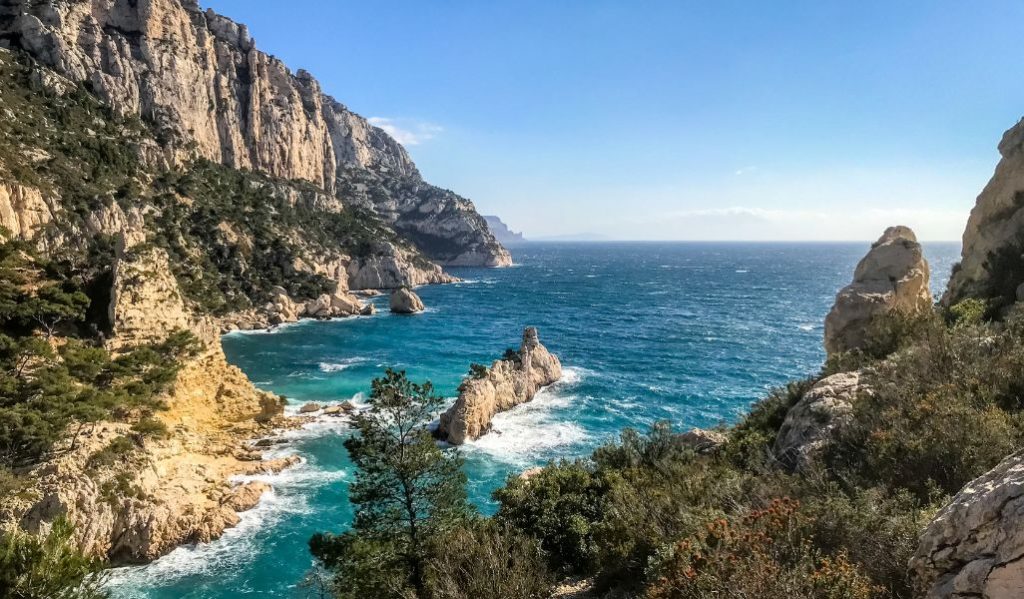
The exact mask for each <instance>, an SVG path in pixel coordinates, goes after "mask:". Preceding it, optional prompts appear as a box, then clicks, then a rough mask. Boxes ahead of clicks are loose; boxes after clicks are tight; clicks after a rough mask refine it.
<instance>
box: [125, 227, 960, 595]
mask: <svg viewBox="0 0 1024 599" xmlns="http://www.w3.org/2000/svg"><path fill="white" fill-rule="evenodd" d="M866 249H867V244H859V243H849V244H754V243H744V244H713V243H673V244H667V243H601V244H535V245H527V246H523V247H521V248H515V249H514V251H513V255H514V257H515V260H516V262H517V266H516V267H513V268H508V269H501V270H484V269H454V270H453V271H452V272H453V273H454V274H456V275H458V276H459V277H462V278H463V279H465V282H464V283H461V284H457V285H446V286H433V287H424V288H421V289H419V290H418V292H419V294H420V296H421V297H422V298H423V301H424V302H425V303H426V305H427V306H428V311H427V312H426V313H424V314H421V315H416V316H395V315H391V314H388V313H387V312H386V309H385V310H384V311H383V312H382V313H380V314H378V315H376V316H373V317H367V318H353V319H347V320H339V321H331V322H303V323H299V324H296V325H292V326H288V327H284V328H281V329H278V330H277V331H274V332H271V333H254V334H232V335H228V336H226V337H225V338H224V350H225V352H226V353H227V355H228V359H229V360H230V361H231V362H233V363H235V364H237V365H238V366H240V367H241V368H242V369H243V370H244V371H245V372H246V373H247V374H248V375H249V377H250V378H251V379H252V380H253V381H254V382H255V383H256V384H257V385H258V386H260V387H261V388H264V389H268V390H272V391H275V392H277V393H280V394H283V395H286V396H287V397H289V398H290V399H291V405H290V406H289V410H293V411H294V410H296V409H297V408H298V406H299V405H301V404H302V403H303V402H306V401H319V402H338V401H342V400H346V399H350V398H354V399H355V400H356V401H357V402H358V401H359V400H360V399H363V398H364V397H365V396H364V394H365V393H366V392H367V391H368V388H369V383H370V381H371V380H372V379H373V378H374V377H375V376H378V375H379V374H380V373H381V371H382V369H383V368H384V367H385V366H392V367H395V368H402V369H405V370H407V371H408V372H409V374H410V376H411V377H413V378H414V379H430V380H431V381H433V382H434V384H435V385H436V386H437V388H438V390H439V391H440V392H442V393H443V394H444V395H445V396H453V395H454V394H455V389H456V387H457V386H458V383H459V381H460V379H461V377H462V375H463V374H464V373H465V372H466V371H467V369H468V366H469V364H470V363H472V362H490V361H491V360H493V359H494V358H495V357H497V356H499V355H500V354H501V353H502V352H503V350H504V349H505V348H506V347H510V346H517V345H518V342H519V337H520V335H521V332H522V329H523V327H524V326H526V325H534V326H537V327H538V328H539V330H540V337H541V341H542V342H543V343H544V344H545V345H547V346H548V347H549V348H550V349H551V350H552V351H553V352H555V353H556V354H557V355H559V356H560V357H561V359H562V362H563V364H564V365H565V367H566V375H565V377H564V378H563V380H562V381H561V382H559V383H557V384H555V385H553V386H552V387H550V388H548V389H547V390H545V391H544V392H542V394H541V395H539V396H538V397H537V398H536V399H535V400H534V401H533V402H532V403H530V404H526V405H523V406H520V407H518V408H516V409H515V410H513V411H511V412H508V413H505V414H502V415H499V416H498V417H497V418H496V420H495V423H494V428H495V431H494V432H492V433H491V434H489V435H487V436H485V437H483V438H482V439H480V440H478V441H477V442H475V443H470V444H467V445H466V446H464V447H463V450H462V451H463V453H464V455H465V457H466V462H467V466H466V467H467V473H468V475H469V479H470V495H471V497H472V499H473V501H474V502H475V503H476V504H477V505H478V506H480V508H481V510H483V511H484V512H490V511H492V510H493V509H494V506H493V505H492V503H491V501H490V498H489V495H490V492H491V491H492V490H493V489H494V488H495V487H497V486H500V485H501V483H502V481H503V480H504V478H505V476H506V475H508V474H509V473H516V472H519V471H521V470H522V469H524V468H527V467H529V466H531V465H536V464H542V463H544V462H546V461H548V460H550V459H555V458H559V457H563V456H580V455H585V454H586V453H588V452H589V451H590V450H591V449H592V448H593V447H594V446H595V445H597V444H599V443H601V442H603V441H606V440H608V439H611V438H613V437H614V436H615V434H616V433H617V432H618V431H619V430H620V429H622V428H623V427H626V426H634V427H643V426H646V425H648V424H650V423H652V422H654V421H656V420H660V419H669V420H671V421H673V422H674V423H676V424H677V425H678V426H679V427H680V428H685V427H692V426H710V425H714V424H717V423H719V422H732V421H734V420H735V419H736V418H737V417H738V416H739V415H741V414H742V413H743V412H744V410H746V409H747V407H748V406H749V405H750V403H751V402H752V401H754V400H756V399H758V398H759V397H761V396H763V395H764V393H765V391H766V390H767V389H769V388H770V387H773V386H776V385H779V384H782V383H784V382H785V381H787V380H790V379H794V378H798V377H802V376H805V375H807V374H810V373H813V372H815V371H816V370H817V369H818V367H819V366H820V364H821V361H822V359H823V357H824V355H823V351H822V349H821V336H822V321H823V319H824V317H825V314H826V313H827V311H828V308H829V307H830V305H831V303H832V300H833V298H834V295H835V292H836V290H837V289H839V288H840V287H841V286H842V285H844V284H845V283H847V282H848V281H849V278H850V276H851V273H852V272H853V267H854V265H855V264H856V262H857V260H858V259H859V258H860V257H861V256H863V254H864V253H865V251H866ZM925 251H926V254H927V256H928V259H929V261H930V262H931V263H932V271H933V273H934V277H933V279H934V280H933V289H934V290H938V289H940V288H941V287H942V285H944V284H945V279H946V275H947V274H948V273H949V270H950V267H951V266H952V263H953V261H954V260H955V259H956V256H957V254H958V252H959V245H958V244H952V243H947V244H926V245H925ZM375 301H377V302H379V304H378V308H382V307H383V308H386V306H385V305H384V304H385V301H386V298H378V299H377V300H375ZM344 434H345V428H344V424H343V423H339V422H337V421H332V422H321V423H317V424H315V425H312V426H310V427H308V428H306V429H303V430H301V431H294V432H292V433H289V437H290V438H291V439H292V440H291V442H290V443H289V444H288V445H287V446H283V447H282V448H280V449H276V450H275V452H276V454H287V453H298V454H299V455H301V456H302V457H303V458H304V462H303V463H302V464H301V465H300V466H297V467H296V468H293V469H291V470H288V471H286V472H284V473H282V474H279V475H274V476H267V477H262V479H264V480H267V481H268V482H271V483H273V484H274V486H275V491H274V493H273V494H271V495H268V496H266V497H264V500H263V501H262V502H261V504H260V505H259V506H258V507H257V508H255V509H254V510H251V511H250V512H246V513H245V514H243V516H242V522H241V524H240V525H239V526H238V527H236V528H234V529H232V530H229V531H228V532H227V533H226V534H225V535H224V536H223V537H222V538H221V539H219V540H218V541H215V542H213V543H209V544H206V545H201V546H197V547H183V548H179V549H178V550H176V551H174V552H173V553H171V554H170V555H168V556H166V557H164V558H162V559H160V560H158V561H157V562H155V563H153V564H150V565H148V566H144V567H138V568H124V569H120V570H117V571H115V573H114V581H113V588H114V590H115V594H116V596H117V597H133V598H135V597H138V598H147V599H164V598H167V599H170V598H183V597H188V598H203V599H212V598H226V597H239V596H244V597H304V596H305V592H304V589H301V588H298V587H297V583H298V582H299V581H300V580H301V579H302V577H303V573H304V572H306V571H307V570H308V569H309V567H310V565H311V560H310V557H309V554H308V551H307V549H306V541H307V540H308V538H309V536H310V535H311V534H312V533H314V532H317V531H321V530H333V531H339V530H343V529H344V528H345V526H346V525H347V523H348V522H349V521H350V519H351V517H352V512H351V509H350V507H349V504H348V502H347V499H346V485H347V482H348V481H349V480H351V478H352V476H353V471H352V467H351V464H350V463H349V461H348V459H347V457H346V455H345V451H344V447H343V446H342V440H343V438H344Z"/></svg>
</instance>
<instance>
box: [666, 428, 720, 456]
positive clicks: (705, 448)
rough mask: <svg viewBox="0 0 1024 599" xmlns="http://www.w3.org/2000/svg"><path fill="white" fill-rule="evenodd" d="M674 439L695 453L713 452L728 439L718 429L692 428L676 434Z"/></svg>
mask: <svg viewBox="0 0 1024 599" xmlns="http://www.w3.org/2000/svg"><path fill="white" fill-rule="evenodd" d="M676 440H677V441H679V442H680V443H681V444H682V445H683V446H684V447H688V448H690V449H692V450H693V451H695V452H697V453H700V454H705V453H712V452H714V451H715V450H716V449H718V448H719V447H720V446H721V445H722V444H723V443H725V442H726V441H728V440H729V437H727V436H726V435H725V433H722V432H719V431H709V430H705V429H702V428H692V429H690V430H688V431H686V432H685V433H682V434H679V435H676Z"/></svg>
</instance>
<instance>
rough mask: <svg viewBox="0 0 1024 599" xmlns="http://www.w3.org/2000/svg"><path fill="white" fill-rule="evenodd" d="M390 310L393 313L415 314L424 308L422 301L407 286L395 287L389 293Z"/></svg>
mask: <svg viewBox="0 0 1024 599" xmlns="http://www.w3.org/2000/svg"><path fill="white" fill-rule="evenodd" d="M390 305H391V311H392V312H394V313H395V314H416V313H417V312H422V311H423V309H424V306H423V301H422V300H421V299H420V297H419V296H418V295H416V294H415V293H413V291H412V290H411V289H409V288H407V287H402V288H400V289H396V290H394V291H393V292H392V293H391V302H390Z"/></svg>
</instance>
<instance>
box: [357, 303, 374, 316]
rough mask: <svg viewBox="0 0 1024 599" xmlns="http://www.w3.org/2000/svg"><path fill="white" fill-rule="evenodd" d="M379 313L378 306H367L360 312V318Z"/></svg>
mask: <svg viewBox="0 0 1024 599" xmlns="http://www.w3.org/2000/svg"><path fill="white" fill-rule="evenodd" d="M376 313H377V306H374V305H373V304H366V305H365V306H363V307H362V308H361V309H360V310H359V315H360V316H373V315H374V314H376Z"/></svg>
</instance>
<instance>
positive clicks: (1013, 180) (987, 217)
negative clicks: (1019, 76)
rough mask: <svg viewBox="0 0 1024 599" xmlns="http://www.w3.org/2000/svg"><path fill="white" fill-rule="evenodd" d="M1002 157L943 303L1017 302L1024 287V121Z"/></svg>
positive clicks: (1003, 145)
mask: <svg viewBox="0 0 1024 599" xmlns="http://www.w3.org/2000/svg"><path fill="white" fill-rule="evenodd" d="M999 153H1000V155H1001V156H1002V159H1001V160H1000V161H999V164H998V165H997V166H996V170H995V173H994V174H993V175H992V179H990V180H989V182H988V184H987V185H986V186H985V188H984V189H983V190H982V192H981V194H980V195H978V198H977V201H976V202H975V205H974V209H972V210H971V216H970V218H969V219H968V221H967V228H966V229H965V230H964V235H963V248H962V250H961V261H960V264H959V265H957V266H956V267H954V269H953V273H952V276H951V278H950V280H949V286H948V288H947V290H946V294H945V296H944V297H943V303H944V304H946V305H952V304H954V303H956V302H958V301H960V300H961V299H964V298H966V297H981V298H992V297H995V296H1000V295H1002V296H1004V298H1005V299H1007V300H1009V301H1013V300H1014V299H1017V298H1015V297H1014V295H1015V294H1014V292H1015V290H1016V289H1017V288H1018V287H1019V286H1020V285H1021V284H1022V283H1024V269H1022V268H1021V265H1022V264H1024V258H1022V254H1024V120H1022V121H1021V122H1018V123H1017V124H1016V125H1014V126H1013V127H1011V128H1010V129H1009V130H1008V131H1006V133H1004V134H1003V138H1002V140H1001V141H1000V142H999Z"/></svg>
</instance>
